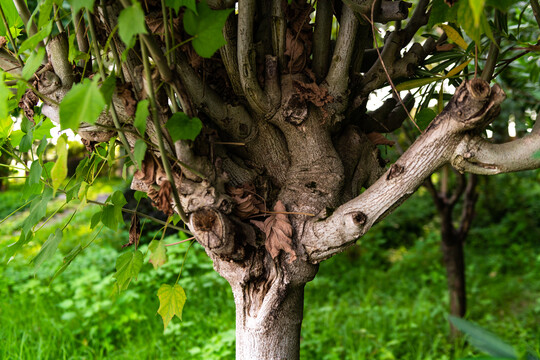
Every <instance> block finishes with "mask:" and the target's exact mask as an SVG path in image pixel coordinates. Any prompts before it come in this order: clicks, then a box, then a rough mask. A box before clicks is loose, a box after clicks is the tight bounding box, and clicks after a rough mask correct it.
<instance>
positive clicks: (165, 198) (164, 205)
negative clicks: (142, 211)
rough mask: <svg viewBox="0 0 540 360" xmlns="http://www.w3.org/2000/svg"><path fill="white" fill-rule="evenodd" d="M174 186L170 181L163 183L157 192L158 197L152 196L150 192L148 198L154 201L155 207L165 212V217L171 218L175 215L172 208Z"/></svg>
mask: <svg viewBox="0 0 540 360" xmlns="http://www.w3.org/2000/svg"><path fill="white" fill-rule="evenodd" d="M171 193H172V186H171V183H170V182H169V181H167V180H166V181H163V182H162V183H161V186H160V187H159V191H158V192H157V195H155V196H153V197H152V196H151V194H150V192H148V196H149V197H150V198H151V199H152V201H153V202H154V206H155V207H156V208H158V209H159V210H161V211H163V213H165V215H168V216H171V215H172V214H173V213H174V210H173V208H172V205H171V203H172V196H171Z"/></svg>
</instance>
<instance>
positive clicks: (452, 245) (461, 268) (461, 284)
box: [441, 234, 467, 337]
mask: <svg viewBox="0 0 540 360" xmlns="http://www.w3.org/2000/svg"><path fill="white" fill-rule="evenodd" d="M455 235H457V234H455ZM441 249H442V253H443V260H444V266H445V267H446V279H447V283H448V293H449V297H450V314H451V315H454V316H457V317H463V316H464V315H465V312H466V310H467V293H466V284H465V258H464V253H463V240H462V238H461V237H460V236H450V237H448V235H446V236H445V235H443V239H442V242H441ZM450 334H451V337H456V336H457V335H458V334H459V331H458V330H457V329H456V328H455V327H454V326H453V325H450Z"/></svg>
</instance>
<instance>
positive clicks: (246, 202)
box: [227, 184, 265, 219]
mask: <svg viewBox="0 0 540 360" xmlns="http://www.w3.org/2000/svg"><path fill="white" fill-rule="evenodd" d="M227 192H228V193H229V194H230V195H231V197H232V199H233V200H234V202H235V203H236V207H235V208H234V214H235V215H236V216H238V217H239V218H240V219H247V218H248V217H250V216H253V215H257V214H259V213H261V212H262V211H264V210H265V206H264V204H263V202H262V201H261V199H260V198H259V197H258V196H257V194H256V193H255V187H254V186H253V185H251V184H243V185H242V186H239V187H228V188H227Z"/></svg>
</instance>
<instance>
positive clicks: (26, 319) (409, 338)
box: [0, 173, 540, 360]
mask: <svg viewBox="0 0 540 360" xmlns="http://www.w3.org/2000/svg"><path fill="white" fill-rule="evenodd" d="M527 176H528V177H527ZM527 176H522V177H520V178H517V177H515V175H512V176H506V177H500V178H497V180H493V181H492V180H490V182H489V183H487V184H483V186H487V187H488V188H489V187H491V192H488V193H489V194H490V195H483V196H482V197H481V199H480V203H479V208H478V209H479V211H478V215H477V218H476V220H475V222H474V227H473V230H472V231H471V234H470V237H469V239H468V243H467V245H466V264H467V285H468V291H469V293H468V306H469V311H468V315H467V318H468V319H470V320H472V321H474V322H476V323H478V324H479V325H481V326H482V327H484V328H486V329H488V330H490V331H492V332H493V333H495V334H497V335H498V336H499V337H501V338H502V339H504V340H506V341H507V342H509V343H511V344H512V345H514V346H515V347H516V349H518V350H519V351H521V352H524V351H525V350H530V351H531V352H532V353H534V354H538V353H539V350H540V345H539V344H540V323H539V322H538V319H539V318H540V276H539V274H540V241H539V240H540V235H539V234H540V224H539V223H538V217H537V214H538V213H539V212H538V210H539V208H538V204H539V203H540V200H539V199H540V185H539V184H538V175H537V173H535V174H529V175H527ZM510 186H513V189H514V191H511V189H509V187H510ZM16 190H17V189H16V187H15V188H14V189H13V190H12V191H11V192H7V193H2V194H0V203H2V206H4V207H5V208H6V209H8V210H9V206H8V204H7V203H12V205H15V206H16V205H17V204H18V203H17V201H18V198H17V197H16V196H13V195H12V192H15V191H16ZM109 190H110V189H109ZM525 190H526V191H525ZM96 196H97V194H96ZM6 199H12V200H6ZM13 199H14V200H13ZM19 200H20V199H19ZM58 204H59V202H58ZM58 204H56V203H55V202H54V201H52V202H51V204H50V208H51V209H50V212H52V211H54V208H55V206H56V205H58ZM75 208H76V206H75V205H74V206H73V207H71V208H68V209H67V210H66V212H64V213H61V214H60V216H59V219H58V220H54V219H53V220H51V222H50V223H48V224H46V225H45V226H44V227H43V229H42V230H43V235H39V236H37V237H36V238H35V239H34V240H32V242H31V243H30V244H29V245H28V246H26V247H25V248H24V251H23V252H22V253H21V254H19V255H17V256H15V257H14V258H13V259H12V260H11V261H10V262H9V264H6V262H5V261H3V262H2V264H1V265H0V299H1V300H0V324H1V325H0V359H172V358H181V359H204V360H206V359H232V358H234V344H235V340H234V337H235V334H234V321H235V314H234V300H233V296H232V293H231V290H230V288H229V286H228V284H227V283H226V282H225V280H223V279H222V278H221V277H220V276H219V275H217V273H216V272H215V271H214V270H213V268H212V263H211V261H210V260H209V258H208V257H207V255H206V254H205V253H204V250H203V249H202V248H201V247H200V246H199V245H198V244H194V245H193V246H192V247H191V249H190V250H189V252H188V254H187V256H186V262H185V266H184V270H183V273H182V276H181V278H180V282H179V283H180V285H182V287H183V288H184V289H185V291H186V295H187V302H186V305H185V307H184V311H183V315H182V319H183V321H180V320H179V319H178V318H174V319H173V320H172V321H171V323H170V324H169V326H168V327H167V329H165V331H164V330H163V322H162V320H161V318H160V317H159V315H158V314H157V309H158V306H159V301H158V297H157V296H156V292H157V289H158V288H159V286H160V285H161V284H170V285H172V284H174V282H175V280H176V277H177V276H178V271H179V269H180V267H181V266H182V262H183V259H184V256H185V255H186V250H187V248H188V243H183V244H179V245H175V246H170V247H168V248H167V251H168V262H167V263H166V264H165V265H164V266H162V267H161V268H159V269H158V270H154V269H153V267H152V265H151V264H149V263H148V255H146V257H145V264H144V265H143V268H142V270H141V273H140V274H139V276H138V279H137V280H136V281H134V282H132V283H131V284H130V286H129V288H128V290H127V291H125V292H123V293H121V294H120V295H118V296H117V297H113V296H112V290H113V285H114V278H113V274H114V268H115V261H116V258H117V257H118V256H119V254H121V253H123V251H126V250H125V249H124V250H122V248H121V245H122V244H123V243H126V242H127V239H128V234H127V230H126V229H122V230H119V231H117V232H113V231H111V230H109V229H106V228H104V229H103V230H102V231H101V232H100V233H99V235H98V236H97V237H96V240H95V241H94V242H93V244H92V245H91V246H89V247H87V248H86V249H85V250H84V251H83V252H82V253H81V255H79V256H78V257H77V258H76V259H75V261H74V262H73V263H72V264H71V266H70V267H69V268H68V269H67V270H66V271H65V272H63V273H62V274H60V275H59V276H58V277H57V278H56V279H55V280H54V281H53V282H52V283H50V281H51V278H52V276H53V275H54V274H55V272H56V271H57V269H58V268H59V266H61V264H62V258H63V257H64V256H66V255H67V254H68V253H69V251H71V249H72V248H73V247H75V246H77V245H81V246H84V245H85V244H87V243H88V242H89V241H91V239H92V237H93V235H95V232H92V231H91V230H90V229H89V226H88V224H89V222H90V218H91V216H92V215H93V214H94V213H95V212H96V211H97V207H96V206H94V205H88V206H87V207H85V208H83V209H81V210H79V211H78V212H77V214H76V215H75V218H74V221H73V223H72V225H69V226H68V227H67V228H66V230H65V232H64V238H63V241H62V243H61V244H60V246H59V251H57V252H56V254H55V256H54V258H53V259H52V260H50V261H47V262H45V263H43V265H41V267H40V268H39V269H38V270H37V271H35V270H34V266H33V265H31V264H29V261H30V260H31V259H32V257H33V256H35V254H36V253H37V252H38V251H39V248H40V246H41V243H42V242H43V241H44V240H45V239H46V238H47V236H48V234H50V233H51V232H52V231H53V229H54V228H55V227H57V226H58V225H59V224H60V226H63V224H64V222H65V221H67V216H68V214H69V211H72V210H74V209H75ZM457 210H459V209H457ZM24 216H25V215H24V213H22V214H21V215H17V216H14V217H13V218H11V219H9V220H8V221H6V222H5V223H4V224H2V226H0V257H1V258H3V253H4V252H5V251H6V249H7V246H8V245H9V244H11V243H13V242H14V241H16V240H17V231H16V228H17V225H18V224H19V223H20V222H21V221H22V219H23V218H24ZM437 229H438V220H437V217H436V216H434V210H433V206H432V203H431V199H430V197H429V195H428V194H427V193H426V192H425V191H423V190H422V189H420V191H419V192H418V193H417V194H416V195H414V196H413V197H412V198H411V199H410V200H408V201H407V202H406V203H405V204H404V205H403V206H402V207H400V208H399V209H398V210H397V211H396V212H394V213H393V214H392V215H390V216H389V217H388V218H387V219H385V221H383V222H381V223H380V224H378V225H377V226H376V227H375V228H373V229H372V231H370V232H369V233H368V234H367V235H366V236H365V237H364V238H362V240H361V241H360V242H359V243H358V245H356V246H354V247H352V248H350V249H349V250H348V251H346V252H344V253H342V254H339V255H337V256H335V257H333V258H332V259H330V260H328V261H326V262H324V263H323V264H321V267H320V270H319V274H318V275H317V277H316V278H315V280H314V281H313V282H311V283H309V284H307V286H306V296H305V307H304V313H305V318H304V322H303V325H302V342H301V351H302V352H301V354H302V355H301V358H302V359H306V360H308V359H310V360H311V359H324V360H329V359H400V360H402V359H403V360H407V359H418V360H420V359H422V360H424V359H434V360H435V359H460V358H466V357H477V356H481V354H480V353H478V352H477V351H476V350H474V349H473V348H471V347H470V346H469V345H467V343H466V342H465V341H464V340H463V339H460V340H457V341H455V342H453V341H450V340H449V339H448V327H449V325H448V322H447V315H448V310H447V308H448V296H447V292H446V278H445V270H444V268H443V266H442V264H441V254H440V249H439V241H440V238H439V235H438V232H437ZM155 234H156V232H155V231H150V232H149V233H148V234H147V235H146V236H144V237H143V239H142V243H143V245H141V248H140V249H141V251H142V252H143V253H146V249H147V244H148V242H149V241H150V240H151V238H152V237H153V236H154V235H155ZM158 236H160V235H159V234H158ZM178 240H179V238H178V236H177V235H170V236H167V237H165V241H166V243H173V242H177V241H178Z"/></svg>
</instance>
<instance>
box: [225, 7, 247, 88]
mask: <svg viewBox="0 0 540 360" xmlns="http://www.w3.org/2000/svg"><path fill="white" fill-rule="evenodd" d="M237 25H238V18H237V17H236V15H235V14H234V13H233V14H231V15H229V18H228V19H227V22H226V23H225V26H224V27H223V37H224V38H225V40H226V41H227V43H226V44H225V45H223V46H222V47H221V48H220V49H219V53H220V55H221V60H223V65H224V66H225V70H226V71H227V74H228V75H229V81H230V82H231V85H232V88H233V91H234V93H235V94H236V95H238V96H240V97H241V96H244V89H242V84H241V83H240V73H239V71H238V56H237V48H236V47H237V39H236V36H237V29H236V28H237Z"/></svg>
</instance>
